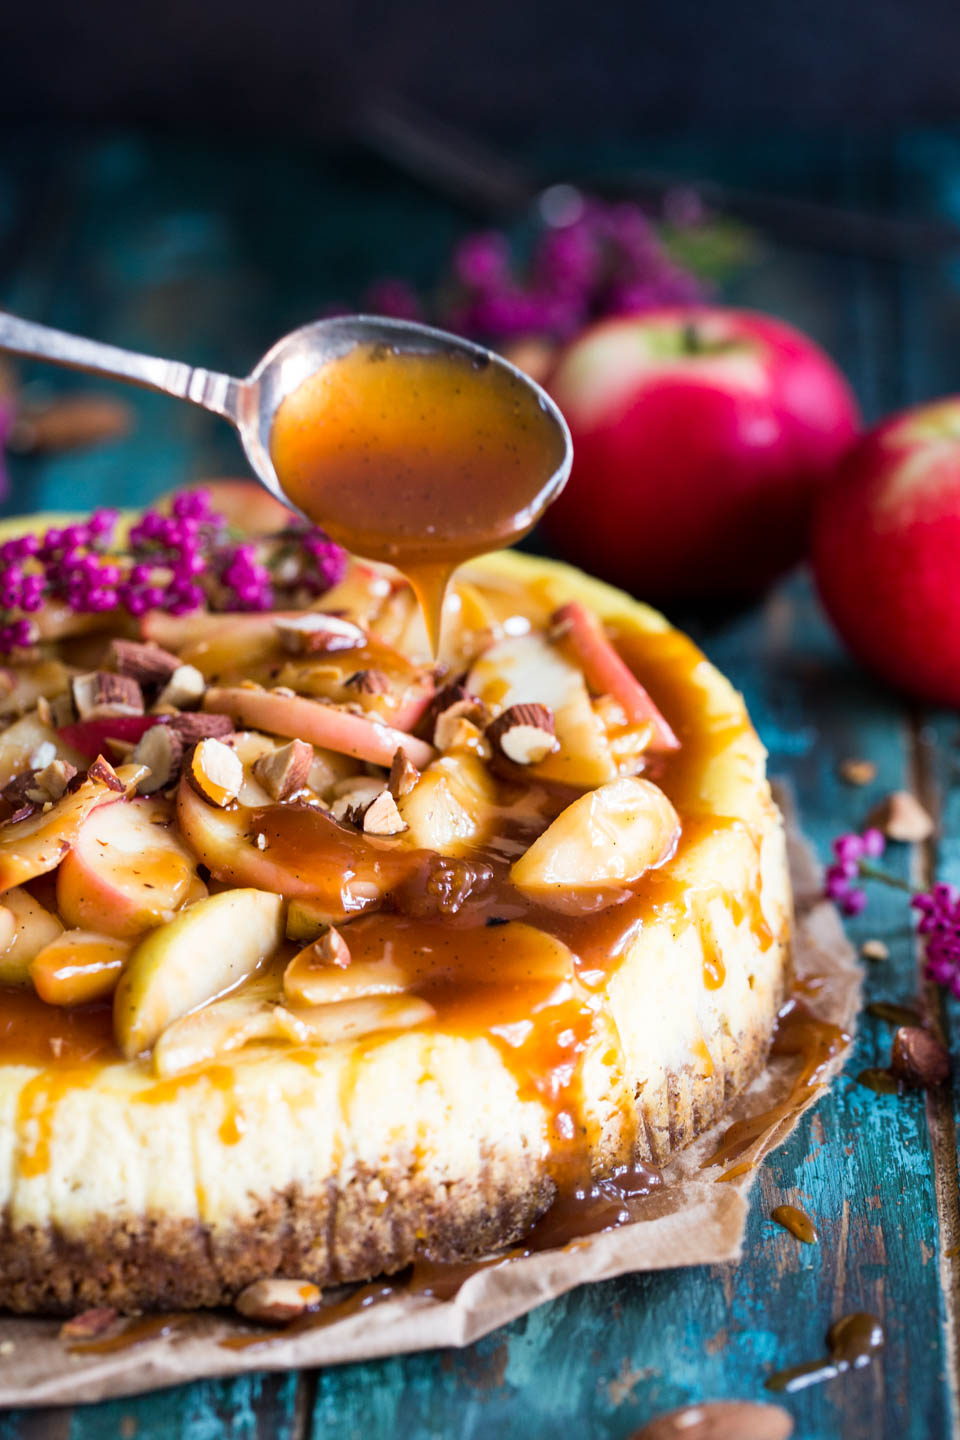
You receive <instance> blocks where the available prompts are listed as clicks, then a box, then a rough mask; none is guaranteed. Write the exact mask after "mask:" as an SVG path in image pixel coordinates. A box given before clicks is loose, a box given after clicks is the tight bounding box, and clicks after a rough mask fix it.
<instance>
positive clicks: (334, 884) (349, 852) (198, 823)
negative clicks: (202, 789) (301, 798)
mask: <svg viewBox="0 0 960 1440" xmlns="http://www.w3.org/2000/svg"><path fill="white" fill-rule="evenodd" d="M177 819H178V821H179V824H180V830H181V832H182V834H183V837H184V839H185V840H186V842H187V844H188V845H189V846H190V848H191V849H192V850H193V852H194V854H195V855H196V857H197V859H198V860H199V861H201V863H202V864H204V865H206V867H207V869H208V870H209V871H210V873H211V874H212V875H213V876H214V878H215V879H217V880H220V881H222V882H224V883H225V884H228V885H239V886H253V887H254V888H255V889H257V890H270V891H272V892H273V893H274V894H277V895H285V896H287V897H288V898H291V899H292V898H297V897H310V898H311V899H313V900H315V901H316V902H317V903H318V905H319V906H320V907H321V909H322V911H323V914H324V916H325V917H326V918H327V920H328V921H329V922H330V923H338V922H339V921H341V920H346V919H349V918H350V917H351V916H352V915H359V914H360V913H361V911H363V910H370V909H374V910H375V909H376V908H377V907H378V906H379V905H381V904H382V903H383V901H384V900H385V898H386V897H387V895H389V894H390V893H391V891H393V890H395V889H397V888H398V887H399V886H400V885H402V884H403V882H404V881H405V880H407V879H409V878H410V876H411V875H412V874H413V872H414V870H415V869H416V867H417V866H418V865H420V864H421V863H422V860H423V855H422V852H418V851H416V850H414V849H412V848H411V847H410V846H404V845H402V844H398V843H397V842H396V841H391V840H377V839H375V838H373V837H371V836H364V835H361V834H359V833H357V832H356V831H353V830H348V829H347V828H346V826H343V825H338V824H337V822H336V821H335V820H334V819H333V818H332V817H331V816H330V815H328V814H327V813H326V812H325V811H323V810H320V809H317V808H314V807H313V806H309V805H290V804H286V805H267V806H262V807H259V808H257V809H247V808H245V807H237V808H236V809H233V810H220V809H218V808H217V807H216V806H214V805H208V804H207V803H206V801H205V800H203V799H202V798H201V796H200V795H198V794H197V792H196V790H194V788H193V786H192V785H191V784H190V782H189V781H188V780H185V779H184V780H181V782H180V786H179V789H178V791H177ZM258 836H262V837H263V840H262V844H263V848H262V849H261V848H260V845H259V844H258V843H257V837H258Z"/></svg>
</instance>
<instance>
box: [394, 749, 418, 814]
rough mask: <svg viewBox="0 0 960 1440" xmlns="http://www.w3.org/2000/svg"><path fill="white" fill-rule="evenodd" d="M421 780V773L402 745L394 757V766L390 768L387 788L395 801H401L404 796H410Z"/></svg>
mask: <svg viewBox="0 0 960 1440" xmlns="http://www.w3.org/2000/svg"><path fill="white" fill-rule="evenodd" d="M419 779H420V771H419V770H418V769H417V767H416V765H414V763H413V761H412V760H411V759H410V758H409V756H408V755H407V752H406V750H404V748H403V746H402V745H401V747H400V749H399V750H398V751H397V753H396V755H394V757H393V764H392V765H391V766H390V777H389V779H388V780H387V788H388V789H389V791H390V794H391V795H392V796H393V798H394V800H401V799H402V798H403V796H404V795H409V794H410V791H411V790H412V789H413V787H414V785H416V783H417V781H418V780H419Z"/></svg>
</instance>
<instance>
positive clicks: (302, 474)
mask: <svg viewBox="0 0 960 1440" xmlns="http://www.w3.org/2000/svg"><path fill="white" fill-rule="evenodd" d="M270 453H271V458H272V460H273V465H274V469H275V470H276V473H277V477H278V479H279V481H280V484H281V486H282V488H283V490H284V491H285V493H286V494H287V495H288V496H289V497H290V499H291V500H292V501H293V502H294V503H295V504H296V505H297V506H299V508H300V509H301V510H302V511H303V513H304V514H305V515H307V516H309V518H310V519H311V520H314V521H315V522H316V523H317V524H318V525H322V526H323V527H324V529H325V530H326V531H327V532H328V533H329V534H330V535H331V536H332V537H333V539H334V540H337V541H339V542H340V544H342V545H344V546H346V548H347V549H348V550H350V551H351V552H352V553H353V554H355V555H362V556H364V557H365V558H366V559H368V560H381V561H387V562H389V563H390V564H391V565H396V566H398V567H399V569H401V570H402V571H403V572H404V574H405V575H406V576H407V577H408V579H409V580H410V582H411V584H412V585H413V587H414V589H415V591H416V593H417V596H418V598H419V600H420V603H421V605H422V607H423V611H424V615H425V617H426V620H427V628H428V631H429V633H430V636H431V641H432V643H433V646H434V651H436V648H437V644H438V640H439V627H440V611H441V606H442V603H443V597H444V594H445V592H446V588H447V583H448V581H449V579H450V576H451V575H452V574H453V572H454V570H455V569H456V568H457V566H458V565H460V564H461V563H462V562H463V561H464V560H469V559H471V558H472V557H474V556H476V555H483V554H485V553H487V552H488V551H490V550H497V549H500V548H501V547H502V546H505V545H510V544H512V543H513V542H514V541H515V540H519V539H520V537H521V536H522V535H525V534H526V533H527V531H528V530H529V529H530V528H531V527H532V525H533V524H534V523H535V522H536V520H537V519H538V518H539V516H540V515H541V514H542V512H543V510H544V509H545V508H546V505H547V504H548V502H549V501H550V500H551V499H552V498H553V493H554V491H555V485H554V484H553V483H552V482H553V481H554V477H555V475H556V472H557V470H558V469H559V467H560V466H561V465H562V463H563V459H564V437H563V435H562V433H561V432H560V430H559V429H558V426H557V424H556V422H555V420H554V419H553V418H552V416H551V415H550V414H549V413H548V411H547V410H546V409H545V408H544V407H543V405H542V404H541V402H540V400H539V398H538V396H537V395H536V393H535V392H534V391H532V390H531V389H530V387H529V385H528V384H527V383H525V382H524V381H523V380H521V379H520V378H518V377H516V376H514V375H512V374H511V373H510V372H509V371H508V370H505V369H504V368H503V367H501V366H499V365H495V364H492V363H491V362H490V361H488V360H486V359H485V357H478V358H477V359H476V360H474V359H470V358H467V357H465V356H464V357H461V356H456V355H451V356H442V355H432V354H417V353H414V352H410V351H397V350H393V349H391V348H389V347H387V346H385V345H357V346H355V347H354V349H352V350H350V351H348V352H347V354H345V355H341V356H339V357H338V358H336V359H334V360H330V361H329V362H328V363H327V364H325V365H323V366H321V368H320V369H319V370H318V371H316V372H315V374H313V375H311V376H309V377H308V378H307V379H306V380H304V381H303V383H302V384H301V385H300V386H299V387H298V388H297V389H296V390H294V391H293V393H292V394H290V395H288V396H287V397H286V399H285V400H284V401H283V402H282V404H281V405H280V407H279V409H278V410H277V413H276V416H275V417H274V422H273V430H272V433H271V437H270Z"/></svg>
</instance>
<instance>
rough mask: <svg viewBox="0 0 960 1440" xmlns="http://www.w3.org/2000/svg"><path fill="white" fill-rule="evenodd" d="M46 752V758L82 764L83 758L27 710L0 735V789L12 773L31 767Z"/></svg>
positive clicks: (35, 713) (34, 711) (16, 773)
mask: <svg viewBox="0 0 960 1440" xmlns="http://www.w3.org/2000/svg"><path fill="white" fill-rule="evenodd" d="M51 747H52V753H51ZM48 754H49V756H50V759H53V758H54V757H57V758H59V759H61V760H66V761H68V762H69V763H70V764H75V765H82V763H83V757H82V756H81V755H80V754H78V753H77V751H75V750H73V749H72V748H71V747H70V746H69V745H67V744H65V743H64V741H63V739H62V738H61V737H60V736H59V735H58V734H57V732H56V730H54V729H53V728H52V726H50V725H46V724H44V722H43V721H42V720H41V719H40V716H39V713H38V712H37V711H36V710H31V711H29V712H28V713H27V714H26V715H23V716H22V717H21V718H20V719H19V720H15V721H14V723H13V724H12V725H10V726H9V727H8V728H7V729H6V730H4V732H3V734H2V735H0V790H2V789H3V788H4V786H6V785H7V784H9V782H10V781H11V780H12V779H13V778H14V777H15V776H17V775H22V774H23V772H24V771H25V770H32V769H34V768H35V767H36V765H37V761H38V758H39V757H41V756H46V755H48Z"/></svg>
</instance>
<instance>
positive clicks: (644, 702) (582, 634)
mask: <svg viewBox="0 0 960 1440" xmlns="http://www.w3.org/2000/svg"><path fill="white" fill-rule="evenodd" d="M551 623H552V624H553V626H554V627H555V628H556V629H557V630H558V631H559V632H560V633H561V636H562V639H561V643H563V644H566V645H568V646H569V648H570V650H571V651H572V653H573V655H574V656H575V657H576V659H577V661H578V662H579V664H580V666H581V668H582V670H583V673H584V676H585V678H586V681H587V684H588V685H589V686H590V689H591V690H592V691H593V692H594V694H596V695H612V696H613V698H614V700H616V701H617V703H618V704H619V705H621V706H622V707H623V710H624V711H625V713H626V716H627V719H628V720H629V721H631V722H632V723H633V724H636V725H644V724H647V723H649V724H651V725H652V726H653V736H652V738H651V741H650V749H651V750H660V751H664V750H679V749H680V741H679V740H678V739H677V737H676V735H675V734H674V731H673V729H672V727H671V725H670V724H669V722H668V721H667V720H666V719H665V717H664V716H663V715H662V714H661V712H660V710H659V709H658V707H657V705H656V704H655V703H654V701H653V699H652V698H651V697H650V695H648V693H647V691H646V690H645V689H644V688H643V686H642V685H641V684H640V681H639V680H638V679H637V677H636V676H635V675H634V673H633V671H632V670H631V669H630V668H629V666H628V665H626V664H625V663H624V662H623V660H621V659H620V656H619V655H618V654H617V652H616V650H615V649H614V647H613V645H612V644H611V643H610V641H609V640H608V639H607V636H606V635H605V634H604V630H603V626H602V625H601V623H600V621H599V620H598V619H597V617H596V615H594V614H593V613H592V612H591V611H589V610H588V609H587V607H586V606H585V605H582V604H581V603H580V601H579V600H571V601H570V603H569V604H568V605H561V607H560V609H559V610H556V611H555V612H554V614H553V616H552V621H551Z"/></svg>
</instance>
